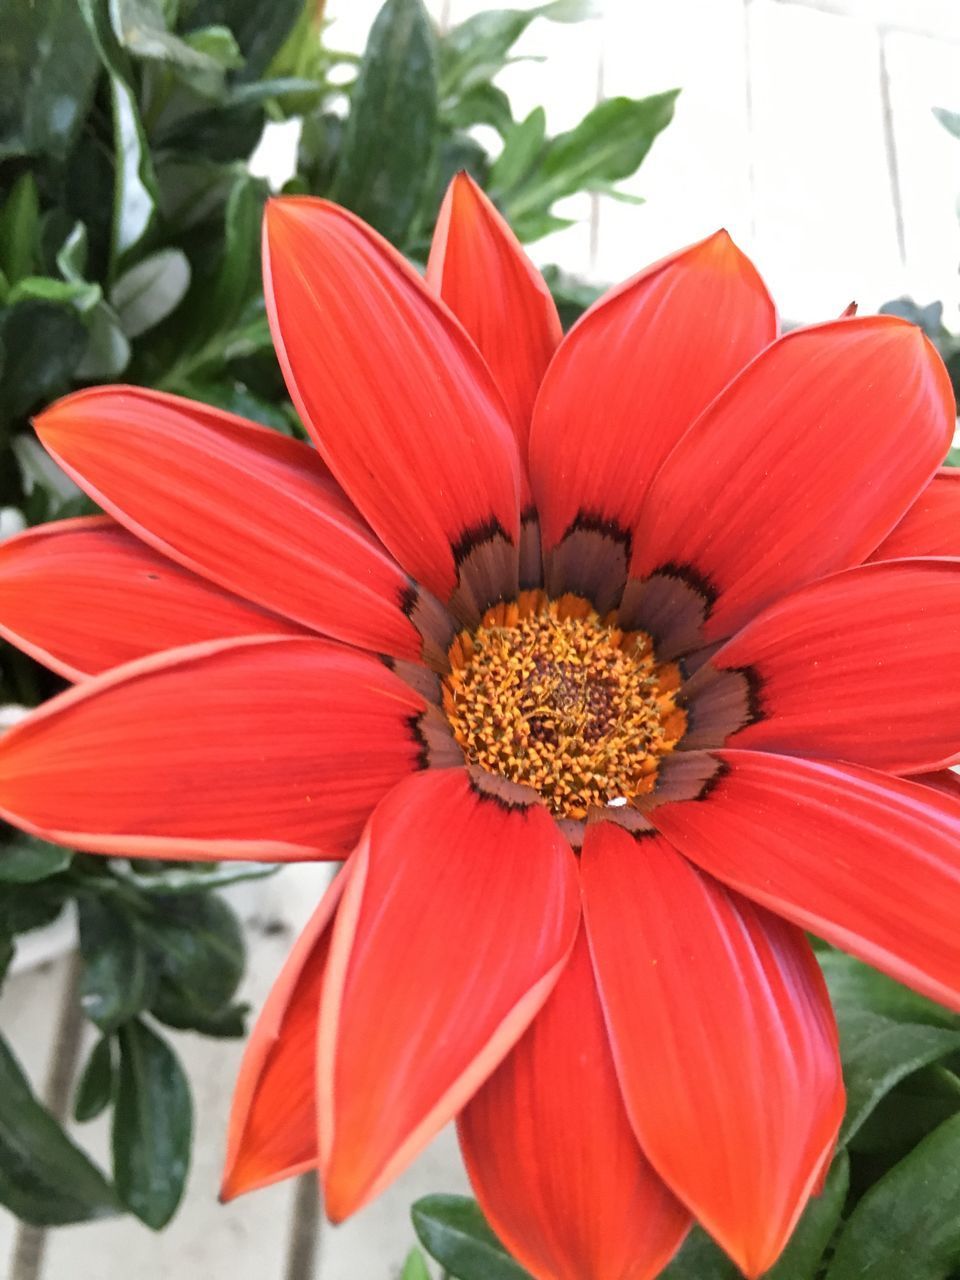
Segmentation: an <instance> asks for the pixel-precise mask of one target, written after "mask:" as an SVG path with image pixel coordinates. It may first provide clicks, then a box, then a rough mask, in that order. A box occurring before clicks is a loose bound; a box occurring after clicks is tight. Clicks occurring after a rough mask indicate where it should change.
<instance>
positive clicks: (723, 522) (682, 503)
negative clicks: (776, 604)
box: [630, 316, 955, 655]
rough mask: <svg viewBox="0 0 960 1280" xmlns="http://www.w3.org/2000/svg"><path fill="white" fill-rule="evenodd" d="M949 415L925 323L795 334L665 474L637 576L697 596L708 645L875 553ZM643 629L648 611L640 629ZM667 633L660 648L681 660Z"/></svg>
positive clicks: (847, 323) (858, 323) (735, 386)
mask: <svg viewBox="0 0 960 1280" xmlns="http://www.w3.org/2000/svg"><path fill="white" fill-rule="evenodd" d="M954 417H955V411H954V402H953V392H952V390H951V388H950V380H949V378H948V376H947V371H946V369H945V368H944V365H943V361H942V360H941V359H940V357H939V356H938V355H937V353H936V351H935V350H934V348H933V346H932V345H931V343H930V342H929V341H928V340H927V339H926V338H925V337H924V336H923V334H922V333H921V332H920V330H919V329H918V328H917V327H916V326H915V325H912V324H908V323H907V322H906V321H903V320H898V319H896V318H895V317H893V316H872V317H868V318H863V319H860V318H852V319H848V320H835V321H833V322H831V323H829V324H823V325H818V326H816V327H815V328H810V329H797V330H795V331H794V332H793V333H788V334H787V335H786V337H784V338H781V339H780V340H779V341H778V342H776V343H774V344H773V346H771V347H768V348H767V350H766V351H764V352H763V353H762V354H761V355H760V356H758V357H757V359H756V360H755V361H754V362H753V364H751V365H750V366H749V367H748V368H747V369H745V370H744V372H743V373H742V374H741V375H740V377H739V378H737V380H736V381H735V382H733V383H732V384H731V385H730V386H729V387H728V388H727V389H726V390H725V391H724V392H723V393H722V394H721V395H720V396H718V398H717V399H716V400H715V401H714V403H713V404H712V405H711V406H710V407H709V408H708V409H707V410H706V412H705V413H704V414H703V415H702V416H701V417H700V419H699V420H698V421H697V422H696V423H695V425H694V426H693V427H692V428H691V429H690V431H689V432H688V433H687V435H686V436H684V438H683V440H682V441H681V442H680V443H679V444H678V445H677V447H676V449H674V451H673V453H672V454H671V455H670V457H669V458H668V459H667V460H666V462H665V463H664V465H663V467H662V468H661V470H660V471H659V473H658V474H657V476H656V478H655V480H654V482H653V484H652V485H651V487H650V490H649V492H648V495H647V501H646V503H645V506H644V512H643V518H642V520H641V525H640V529H639V532H638V535H637V539H636V541H635V544H634V550H633V562H632V565H631V569H630V572H631V574H632V575H633V576H634V577H636V578H640V579H645V578H648V577H649V576H651V575H655V574H660V575H661V577H666V578H667V579H668V581H670V582H675V581H676V580H677V579H680V580H685V581H687V582H688V583H692V584H693V585H694V586H695V587H696V588H697V589H698V590H699V591H700V594H701V597H702V604H703V606H704V608H705V609H706V615H707V616H706V624H705V626H704V627H703V632H702V636H701V641H708V642H709V641H713V640H719V639H722V638H723V637H725V636H727V635H730V634H731V633H732V632H733V631H735V630H736V629H737V628H738V627H740V626H742V625H743V624H744V623H745V622H747V621H748V620H749V618H751V617H752V616H753V615H754V614H755V613H757V612H759V610H760V609H762V608H763V607H764V606H765V605H767V604H770V603H772V602H773V601H774V600H776V599H778V598H779V597H780V596H782V595H785V594H786V593H787V592H788V591H791V590H794V589H795V588H797V587H799V586H803V585H804V584H805V583H807V582H812V581H813V580H814V579H816V578H819V577H822V576H823V575H824V574H827V573H830V572H832V571H834V570H836V569H845V568H848V567H849V566H851V565H854V564H859V563H860V562H861V561H862V560H863V559H864V558H865V557H866V556H867V555H869V553H870V552H871V551H872V550H873V549H874V548H875V547H876V546H877V544H878V543H879V542H880V541H881V540H882V539H883V538H884V537H885V535H886V534H887V533H888V532H889V531H890V529H891V528H892V527H893V526H894V525H895V524H896V523H897V521H898V520H899V519H900V518H901V517H902V515H903V513H904V511H905V510H906V509H907V508H908V507H909V506H910V504H911V503H912V502H913V501H914V499H915V498H916V495H917V494H918V493H919V492H920V491H921V490H922V489H923V488H924V486H925V485H926V484H927V483H928V482H929V480H930V478H931V476H932V475H933V474H934V472H935V471H936V469H937V466H938V465H939V463H940V461H941V460H942V458H943V455H944V454H945V452H946V450H947V447H948V446H949V444H950V440H951V438H952V436H953V425H954ZM655 586H656V595H658V596H659V595H662V583H657V584H655ZM643 621H644V614H643V604H642V602H641V607H640V610H639V612H638V613H637V616H636V618H634V619H631V625H634V624H635V625H639V626H642V625H643ZM669 630H670V629H669V627H667V628H666V629H665V630H661V633H660V634H659V635H658V637H657V638H658V640H659V641H660V645H661V649H664V650H665V651H669V652H672V653H673V654H674V655H675V653H676V651H677V649H678V646H677V645H676V644H675V643H674V642H672V641H671V637H670V635H669Z"/></svg>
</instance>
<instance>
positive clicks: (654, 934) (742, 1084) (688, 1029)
mask: <svg viewBox="0 0 960 1280" xmlns="http://www.w3.org/2000/svg"><path fill="white" fill-rule="evenodd" d="M582 868H583V892H584V911H585V913H586V920H587V930H588V933H589V936H590V946H591V949H592V951H593V955H594V959H595V963H596V966H597V978H598V982H599V985H600V991H601V996H602V999H603V1004H604V1009H605V1010H606V1014H607V1020H608V1024H609V1027H610V1036H611V1042H612V1045H613V1054H614V1058H615V1059H616V1063H617V1070H618V1072H619V1076H620V1083H621V1086H622V1088H623V1094H624V1099H625V1101H626V1104H627V1110H628V1111H629V1113H630V1118H631V1120H632V1122H633V1127H634V1129H635V1130H636V1134H637V1137H638V1138H639V1140H640V1145H641V1146H642V1147H643V1149H644V1151H645V1153H646V1154H647V1156H648V1157H649V1158H650V1160H651V1162H652V1163H653V1165H654V1167H655V1168H656V1169H657V1171H658V1173H659V1174H660V1175H661V1177H662V1178H663V1179H664V1180H665V1182H666V1183H667V1185H668V1186H669V1187H670V1188H671V1189H672V1190H673V1191H674V1192H675V1193H676V1194H677V1195H678V1196H679V1197H680V1199H681V1200H683V1201H684V1203H685V1204H686V1205H687V1207H688V1208H689V1209H690V1210H692V1212H693V1213H694V1214H695V1215H696V1217H697V1218H698V1219H699V1220H700V1222H701V1223H702V1224H703V1226H704V1227H705V1228H706V1229H707V1230H708V1231H709V1232H710V1234H711V1235H713V1236H714V1237H715V1238H716V1239H717V1240H718V1241H719V1243H720V1244H721V1245H722V1246H723V1248H724V1249H725V1250H726V1252H727V1253H729V1254H730V1256H731V1257H732V1258H733V1259H734V1261H735V1262H736V1263H737V1265H738V1266H739V1267H740V1268H741V1269H742V1270H743V1271H744V1272H746V1274H747V1275H750V1276H756V1275H759V1274H760V1273H761V1272H763V1271H766V1270H767V1268H768V1267H770V1266H772V1265H773V1263H774V1262H775V1261H776V1259H777V1257H778V1256H779V1254H780V1252H781V1251H782V1249H783V1247H784V1245H785V1244H786V1242H787V1240H788V1239H789V1237H790V1233H791V1231H792V1230H793V1227H794V1225H795V1224H796V1221H797V1219H798V1218H799V1216H800V1214H801V1212H802V1211H803V1207H804V1205H805V1204H806V1202H807V1200H808V1198H809V1196H810V1194H811V1192H812V1191H813V1189H814V1186H815V1184H816V1182H817V1179H818V1177H819V1175H820V1173H821V1171H822V1170H823V1168H824V1167H825V1166H826V1164H828V1163H829V1161H830V1157H831V1155H832V1153H833V1149H834V1144H835V1142H836V1137H837V1131H838V1129H839V1127H840V1122H841V1120H842V1119H843V1109H844V1094H843V1081H842V1079H841V1073H840V1058H839V1052H838V1049H837V1031H836V1026H835V1023H834V1019H833V1012H832V1010H831V1008H830V999H829V996H828V994H827V989H826V986H825V984H824V981H823V976H822V974H821V972H820V968H819V966H818V964H817V962H816V959H815V958H814V955H813V952H812V951H811V949H810V946H809V944H808V943H807V941H806V939H805V938H804V937H803V934H802V933H800V931H799V930H798V929H795V928H793V927H792V926H791V925H789V924H787V923H786V922H785V921H783V920H779V919H777V917H776V916H773V915H770V914H768V913H767V912H766V911H764V910H762V909H761V908H759V907H756V906H754V905H753V904H752V903H750V902H748V901H746V900H745V899H742V898H740V897H738V896H737V895H736V894H733V893H730V892H729V890H726V889H724V888H723V886H722V885H719V884H717V883H716V882H715V881H713V880H710V879H709V878H708V877H706V876H704V875H702V874H701V873H700V872H698V871H697V870H696V869H695V868H694V867H692V866H691V865H690V864H689V863H688V862H686V861H685V860H684V859H683V858H681V857H680V856H679V855H678V854H677V853H676V852H675V851H674V850H673V849H671V847H670V845H669V844H668V843H667V841H666V840H664V839H662V838H661V837H659V836H656V835H654V834H647V835H644V836H641V837H640V838H638V839H635V838H634V837H633V836H631V835H629V834H628V833H627V832H626V831H624V830H623V829H622V828H620V827H615V826H613V825H611V824H609V823H604V824H601V825H600V826H594V827H588V829H587V834H586V839H585V841H584V848H583V859H582Z"/></svg>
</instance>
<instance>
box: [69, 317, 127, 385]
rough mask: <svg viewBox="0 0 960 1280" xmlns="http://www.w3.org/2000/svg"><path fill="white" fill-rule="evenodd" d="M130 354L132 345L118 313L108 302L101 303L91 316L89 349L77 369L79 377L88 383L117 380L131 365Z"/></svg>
mask: <svg viewBox="0 0 960 1280" xmlns="http://www.w3.org/2000/svg"><path fill="white" fill-rule="evenodd" d="M130 354H131V352H130V342H129V340H128V338H127V335H126V334H125V333H124V332H123V330H122V329H121V328H120V321H119V320H118V318H117V313H116V312H115V311H114V310H113V308H112V307H111V306H108V305H107V303H106V302H101V303H99V304H98V305H97V306H96V307H95V308H94V309H93V311H92V312H91V314H90V319H89V329H88V331H87V347H86V350H85V351H84V353H83V356H82V358H81V360H80V363H79V364H78V365H77V369H76V374H77V377H78V378H82V379H84V380H85V381H95V380H98V379H103V378H117V377H119V376H120V374H121V373H123V371H124V369H126V367H127V365H128V364H129V363H130Z"/></svg>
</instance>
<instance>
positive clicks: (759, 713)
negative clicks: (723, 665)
mask: <svg viewBox="0 0 960 1280" xmlns="http://www.w3.org/2000/svg"><path fill="white" fill-rule="evenodd" d="M680 700H681V702H682V704H683V707H684V709H685V710H686V713H687V732H686V734H685V735H684V739H683V746H684V750H687V751H697V750H703V749H708V748H710V747H722V746H723V745H724V743H725V742H726V741H727V739H728V738H729V737H730V735H731V734H733V733H736V732H737V730H738V729H743V728H745V727H746V726H747V725H748V724H754V723H756V721H757V720H760V719H762V718H763V705H762V698H761V685H760V680H759V677H758V676H757V674H756V672H755V671H754V670H753V669H752V668H750V667H743V668H734V669H731V670H728V671H718V670H717V669H716V668H715V667H712V666H711V665H710V664H709V663H707V664H706V665H704V666H702V667H701V668H700V670H699V671H698V672H697V673H696V674H695V675H694V676H692V677H691V679H689V680H688V681H687V683H686V684H685V685H684V686H683V689H682V691H681V694H680Z"/></svg>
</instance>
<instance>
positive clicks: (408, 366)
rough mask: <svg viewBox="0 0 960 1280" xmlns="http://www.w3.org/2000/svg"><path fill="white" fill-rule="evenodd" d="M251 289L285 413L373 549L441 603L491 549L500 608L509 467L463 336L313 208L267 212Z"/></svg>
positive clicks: (515, 528) (305, 202)
mask: <svg viewBox="0 0 960 1280" xmlns="http://www.w3.org/2000/svg"><path fill="white" fill-rule="evenodd" d="M264 280H265V289H266V296H267V309H268V313H269V315H270V323H271V327H272V329H273V335H274V341H275V343H276V346H277V352H278V354H279V357H280V363H281V365H282V366H283V370H284V374H285V376H286V379H287V386H288V387H289V390H290V394H291V396H292V397H293V401H294V404H296V406H297V408H298V409H299V411H300V414H301V416H302V418H303V420H304V422H305V423H306V425H307V427H308V428H309V430H310V432H311V433H312V435H313V437H314V439H315V440H316V441H317V444H318V446H319V448H320V452H321V453H322V454H323V456H324V457H325V458H326V460H327V461H328V462H329V464H330V467H331V469H332V470H333V472H334V474H335V475H336V476H337V478H338V479H339V480H340V482H341V484H342V485H343V487H344V489H346V491H347V493H348V494H350V496H351V497H352V498H353V499H354V501H355V502H356V503H357V506H358V507H359V508H360V510H361V511H362V512H363V514H364V515H365V516H366V518H367V519H368V520H369V521H370V523H371V525H372V526H373V528H374V529H375V530H376V531H377V533H378V534H379V535H380V537H381V538H382V539H383V541H384V543H385V544H386V545H387V546H388V547H389V548H390V550H391V551H392V552H393V553H394V555H396V557H397V559H398V560H399V561H400V563H401V564H402V565H403V566H404V567H405V568H406V569H407V570H408V571H409V572H410V573H411V574H413V576H414V577H415V578H416V579H417V581H418V582H422V583H423V584H424V585H425V586H427V587H429V588H430V590H431V591H433V592H434V593H435V594H436V595H438V596H439V597H440V599H441V600H444V601H446V600H448V599H449V598H450V596H451V595H452V594H453V592H454V590H455V588H456V587H457V584H458V577H460V576H462V574H463V573H464V572H465V570H466V567H467V566H466V560H467V557H468V556H469V553H470V551H471V550H472V549H474V548H475V547H476V546H477V545H478V544H482V545H485V546H486V547H487V549H488V550H489V547H490V545H491V542H490V540H491V538H493V539H494V541H495V542H496V545H497V546H498V547H499V552H498V559H497V564H496V567H497V570H498V572H501V573H502V575H506V576H505V577H502V580H501V577H498V578H497V585H498V589H499V588H500V587H501V586H502V589H503V594H504V595H509V594H510V591H511V590H515V588H516V543H517V539H518V536H519V497H518V495H519V484H520V463H519V458H518V455H517V448H516V444H515V442H514V439H513V436H512V433H511V431H510V425H509V422H508V421H507V418H506V414H505V410H504V407H503V401H502V398H501V396H500V394H499V392H498V391H497V388H496V386H495V385H494V383H493V379H492V378H491V376H490V373H489V370H488V369H487V367H486V365H485V364H484V362H483V360H482V358H481V357H480V355H479V353H478V351H477V349H476V347H475V346H474V345H473V343H472V342H471V341H470V339H469V338H468V337H467V335H466V334H465V333H464V331H463V329H461V327H460V326H459V324H457V322H456V321H455V320H454V319H453V317H452V316H451V315H450V313H449V311H447V309H446V308H445V307H444V306H443V305H442V304H440V303H439V302H438V301H437V299H436V298H435V297H434V296H433V294H432V293H430V291H429V290H428V289H427V288H426V286H425V285H424V284H423V281H422V280H421V279H420V277H419V276H418V275H417V274H416V272H415V271H413V269H412V268H411V267H410V266H409V265H408V264H407V263H406V261H405V260H404V259H403V258H402V257H401V256H400V254H398V253H397V252H396V250H395V249H393V248H391V246H390V245H388V244H387V242H386V241H385V240H383V239H382V238H381V237H380V236H378V235H377V234H376V232H374V231H372V230H371V229H370V228H369V227H367V226H365V225H364V223H362V222H361V221H360V220H359V219H358V218H355V217H353V215H352V214H350V213H347V212H346V210H344V209H340V208H338V207H337V206H336V205H332V204H328V203H327V202H326V201H324V200H311V199H285V200H273V201H271V202H270V204H269V205H268V206H267V216H266V221H265V224H264ZM510 544H512V545H510ZM501 562H502V563H501ZM508 570H509V572H508ZM468 576H469V574H468ZM471 585H474V586H476V583H473V584H471ZM477 589H478V591H479V595H480V596H484V595H485V594H486V592H484V591H480V589H479V587H478V588H477ZM482 603H483V605H484V606H485V604H486V603H488V601H486V600H483V602H482Z"/></svg>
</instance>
